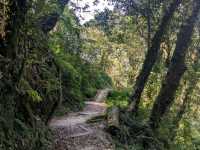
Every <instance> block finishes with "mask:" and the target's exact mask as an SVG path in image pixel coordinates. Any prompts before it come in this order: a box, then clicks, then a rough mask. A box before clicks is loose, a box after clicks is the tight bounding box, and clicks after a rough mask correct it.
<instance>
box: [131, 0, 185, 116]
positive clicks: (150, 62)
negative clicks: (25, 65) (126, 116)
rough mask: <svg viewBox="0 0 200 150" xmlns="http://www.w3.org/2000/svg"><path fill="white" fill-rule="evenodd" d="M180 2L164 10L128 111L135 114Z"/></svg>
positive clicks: (177, 1)
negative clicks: (163, 39)
mask: <svg viewBox="0 0 200 150" xmlns="http://www.w3.org/2000/svg"><path fill="white" fill-rule="evenodd" d="M181 2H182V0H174V1H173V3H171V4H170V6H169V8H168V9H167V10H166V12H165V14H164V16H163V18H162V21H161V24H160V26H159V28H158V31H157V32H156V33H155V35H154V37H153V39H152V42H151V47H150V49H148V52H147V55H146V58H145V61H144V64H143V67H142V70H141V71H140V73H139V75H138V77H137V80H136V84H135V87H134V91H133V94H132V96H131V104H130V107H129V111H132V112H137V110H138V106H139V103H140V98H141V94H142V92H143V90H144V86H145V84H146V82H147V80H148V77H149V75H150V73H151V70H152V68H153V66H154V64H155V62H156V59H157V56H158V53H159V49H160V44H161V41H162V38H163V36H164V34H165V33H166V29H167V26H168V24H169V23H170V20H171V18H172V16H173V14H174V12H175V10H176V8H177V7H178V6H179V4H180V3H181Z"/></svg>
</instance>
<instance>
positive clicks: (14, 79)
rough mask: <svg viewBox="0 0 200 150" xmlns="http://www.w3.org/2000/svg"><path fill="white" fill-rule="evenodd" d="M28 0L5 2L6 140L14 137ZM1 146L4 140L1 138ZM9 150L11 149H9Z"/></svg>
mask: <svg viewBox="0 0 200 150" xmlns="http://www.w3.org/2000/svg"><path fill="white" fill-rule="evenodd" d="M27 1H28V0H15V1H13V0H7V1H4V2H5V3H4V5H5V7H3V8H4V12H5V14H4V15H5V16H6V21H5V22H6V25H5V28H4V32H5V36H4V37H1V39H0V74H1V76H0V91H1V93H0V116H1V117H2V118H3V119H5V118H6V119H5V120H4V121H5V122H4V123H2V122H1V123H0V131H2V132H3V133H4V135H5V139H4V140H7V141H8V140H9V139H10V138H11V137H13V134H12V131H13V130H14V129H13V123H14V117H15V107H14V106H15V104H16V102H17V100H16V93H17V89H16V85H17V84H18V82H19V77H20V74H21V68H22V58H20V57H19V56H21V54H22V53H23V50H21V49H19V47H18V41H19V39H18V37H19V36H18V35H19V32H20V28H21V26H22V25H23V23H24V22H25V14H26V11H27V9H26V8H27ZM0 139H1V140H0V144H1V142H2V140H3V139H2V138H1V137H0ZM8 149H9V148H8Z"/></svg>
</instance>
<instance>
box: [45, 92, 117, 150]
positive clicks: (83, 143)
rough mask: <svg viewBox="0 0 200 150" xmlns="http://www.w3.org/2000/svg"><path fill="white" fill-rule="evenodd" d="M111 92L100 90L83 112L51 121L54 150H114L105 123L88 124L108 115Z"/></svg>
mask: <svg viewBox="0 0 200 150" xmlns="http://www.w3.org/2000/svg"><path fill="white" fill-rule="evenodd" d="M109 91H110V89H104V90H99V91H98V92H97V94H96V96H95V98H94V101H87V102H85V108H84V109H83V111H80V112H76V113H70V114H68V115H67V116H63V117H56V118H53V119H52V120H51V121H50V123H49V126H50V128H51V129H52V131H53V133H54V150H114V145H113V144H112V139H111V138H110V136H109V135H108V134H107V133H106V132H105V131H104V127H105V125H104V123H103V122H98V123H94V124H88V123H87V121H88V120H90V119H92V118H94V117H97V116H102V115H104V114H105V113H106V109H107V105H106V103H105V100H106V97H107V95H108V93H109Z"/></svg>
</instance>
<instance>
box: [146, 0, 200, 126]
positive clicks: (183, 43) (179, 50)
mask: <svg viewBox="0 0 200 150" xmlns="http://www.w3.org/2000/svg"><path fill="white" fill-rule="evenodd" d="M199 10H200V3H199V0H194V1H193V10H192V14H191V16H189V18H188V19H187V20H186V22H185V23H183V24H182V26H181V29H180V32H179V34H178V37H177V42H176V48H175V51H174V54H173V57H172V59H171V63H170V67H169V69H168V72H167V75H166V77H165V80H164V81H163V83H162V87H161V90H160V93H159V95H158V97H157V98H156V101H155V103H154V106H153V109H152V112H151V115H150V119H149V125H150V127H151V129H152V130H156V129H157V128H158V127H159V122H160V120H161V119H162V117H163V116H164V114H165V113H166V112H167V110H168V109H169V108H170V105H171V104H172V102H173V100H174V97H175V93H176V90H177V88H178V86H179V83H180V80H181V77H182V76H183V74H184V72H185V70H186V65H185V56H186V52H187V49H188V47H189V45H190V42H191V37H192V34H193V28H194V25H195V22H196V21H197V17H198V14H199Z"/></svg>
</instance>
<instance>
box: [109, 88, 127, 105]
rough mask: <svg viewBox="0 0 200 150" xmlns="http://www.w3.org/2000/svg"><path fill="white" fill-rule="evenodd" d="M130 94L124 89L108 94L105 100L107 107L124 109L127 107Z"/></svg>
mask: <svg viewBox="0 0 200 150" xmlns="http://www.w3.org/2000/svg"><path fill="white" fill-rule="evenodd" d="M130 92H131V91H130V89H124V90H121V91H115V90H114V91H112V92H110V93H109V95H108V99H107V104H108V106H109V107H112V106H118V107H120V108H126V107H127V106H128V102H129V98H130Z"/></svg>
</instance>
